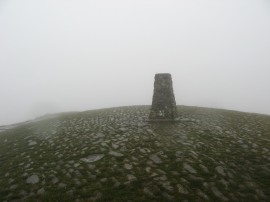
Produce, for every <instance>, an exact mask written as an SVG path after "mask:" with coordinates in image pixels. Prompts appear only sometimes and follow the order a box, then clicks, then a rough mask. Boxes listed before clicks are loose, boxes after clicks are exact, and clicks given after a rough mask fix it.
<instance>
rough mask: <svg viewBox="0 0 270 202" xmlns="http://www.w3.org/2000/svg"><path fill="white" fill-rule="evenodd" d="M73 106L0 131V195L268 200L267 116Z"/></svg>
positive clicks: (2, 198) (44, 198) (66, 198)
mask: <svg viewBox="0 0 270 202" xmlns="http://www.w3.org/2000/svg"><path fill="white" fill-rule="evenodd" d="M149 109H150V107H149V106H134V107H120V108H111V109H102V110H92V111H86V112H79V113H66V114H62V115H58V116H54V117H51V118H47V119H43V120H37V121H35V122H29V123H26V124H24V125H22V126H19V127H16V128H13V129H10V130H7V131H5V132H1V133H0V201H117V202H119V201H138V202H141V201H243V202H247V201H252V202H254V201H270V116H266V115H259V114H250V113H242V112H236V111H226V110H218V109H207V108H198V107H186V106H178V113H179V118H178V119H179V121H178V122H175V123H166V122H164V123H149V122H147V118H148V114H149Z"/></svg>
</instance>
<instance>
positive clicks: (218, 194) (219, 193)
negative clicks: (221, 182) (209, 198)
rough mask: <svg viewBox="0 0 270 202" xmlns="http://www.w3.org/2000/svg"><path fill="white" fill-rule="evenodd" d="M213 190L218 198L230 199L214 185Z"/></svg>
mask: <svg viewBox="0 0 270 202" xmlns="http://www.w3.org/2000/svg"><path fill="white" fill-rule="evenodd" d="M211 190H212V192H213V194H214V195H215V196H216V197H217V198H219V199H221V200H222V201H228V198H226V197H225V196H224V195H223V194H222V193H221V192H220V191H219V190H218V189H217V188H216V187H212V188H211Z"/></svg>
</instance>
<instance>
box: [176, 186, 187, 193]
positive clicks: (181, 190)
mask: <svg viewBox="0 0 270 202" xmlns="http://www.w3.org/2000/svg"><path fill="white" fill-rule="evenodd" d="M177 188H178V192H179V193H180V194H189V192H188V191H187V190H186V189H185V188H184V187H183V186H182V185H181V184H177Z"/></svg>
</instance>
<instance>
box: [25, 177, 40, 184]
mask: <svg viewBox="0 0 270 202" xmlns="http://www.w3.org/2000/svg"><path fill="white" fill-rule="evenodd" d="M38 182H39V178H38V176H37V175H31V176H30V177H28V178H27V180H26V183H28V184H36V183H38Z"/></svg>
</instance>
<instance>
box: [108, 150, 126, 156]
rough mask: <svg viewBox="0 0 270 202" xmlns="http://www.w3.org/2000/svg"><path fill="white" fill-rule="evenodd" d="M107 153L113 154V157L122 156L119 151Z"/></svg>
mask: <svg viewBox="0 0 270 202" xmlns="http://www.w3.org/2000/svg"><path fill="white" fill-rule="evenodd" d="M109 154H110V155H111V156H115V157H122V156H124V155H123V154H121V153H119V152H115V151H110V152H109Z"/></svg>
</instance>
